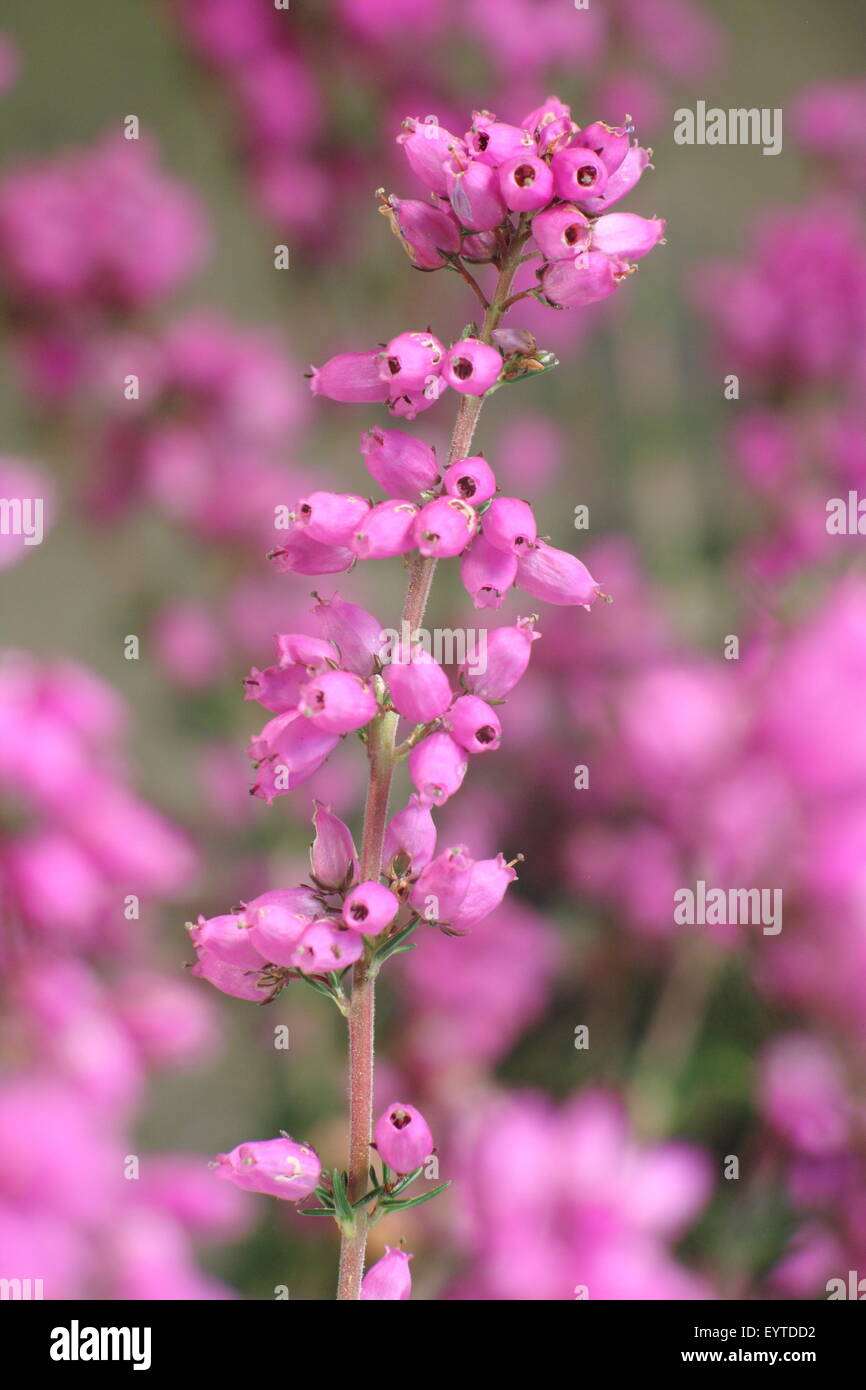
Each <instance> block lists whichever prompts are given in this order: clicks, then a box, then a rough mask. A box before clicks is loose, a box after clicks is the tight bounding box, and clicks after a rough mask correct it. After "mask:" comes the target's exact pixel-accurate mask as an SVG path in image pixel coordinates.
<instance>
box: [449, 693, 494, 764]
mask: <svg viewBox="0 0 866 1390" xmlns="http://www.w3.org/2000/svg"><path fill="white" fill-rule="evenodd" d="M445 727H446V728H447V730H448V732H449V733H450V735H451V737H452V738H453V739H455V740H456V741H457V743H459V744H460V747H461V748H465V749H466V752H467V753H491V752H495V751H496V749H497V748H498V747H499V745H500V743H501V742H502V725H501V724H500V722H499V716H498V715H497V713H496V711H495V710H494V709H493V708H492V707H491V706H490V705H488V704H486V703H485V702H484V700H480V699H479V698H478V696H477V695H461V696H460V698H459V700H455V701H454V704H453V705H452V706H451V708H450V710H449V711H448V717H447V719H446V720H445Z"/></svg>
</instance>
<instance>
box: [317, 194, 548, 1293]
mask: <svg viewBox="0 0 866 1390" xmlns="http://www.w3.org/2000/svg"><path fill="white" fill-rule="evenodd" d="M529 234H530V231H529V223H528V219H527V218H526V217H525V216H524V217H521V219H520V223H519V225H518V227H517V229H516V231H515V232H514V233H513V236H512V239H511V243H510V245H509V246H508V248H507V251H506V252H505V253H504V255H503V256H502V259H501V262H500V271H499V279H498V281H497V284H496V291H495V293H494V296H493V299H492V301H491V302H490V303H489V304H488V305H487V307H486V310H485V314H484V323H483V325H482V327H481V330H480V332H479V335H478V336H479V338H480V339H481V341H482V342H483V343H488V344H489V343H491V342H492V336H493V331H494V329H495V328H497V327H498V325H499V323H500V320H501V319H502V316H503V314H504V313H505V312H506V311H507V309H508V307H509V298H508V295H509V291H510V289H511V283H512V280H513V279H514V275H515V272H516V271H517V268H518V266H519V265H520V261H521V253H522V251H523V247H524V246H525V244H526V242H527V240H528V238H529ZM483 404H484V397H483V396H463V397H462V398H461V401H460V407H459V409H458V411H457V419H456V421H455V424H454V432H453V434H452V436H451V447H450V449H449V451H448V462H449V464H450V463H453V462H454V461H455V460H456V459H461V458H466V457H467V455H468V454H469V450H470V448H471V446H472V439H473V436H474V434H475V427H476V425H477V424H478V417H479V415H480V414H481V407H482V405H483ZM435 573H436V559H435V558H434V557H432V556H423V555H416V556H415V558H414V559H413V561H412V563H411V564H410V566H409V583H408V587H407V590H406V600H405V603H404V604H403V622H404V623H407V624H408V631H409V632H410V633H413V632H415V631H417V629H418V628H419V627H420V626H421V624H422V623H423V621H424V613H425V611H426V608H427V600H428V598H429V597H430V589H431V587H432V584H433V576H434V574H435ZM401 630H405V629H401ZM397 722H398V716H397V715H396V714H395V713H393V711H387V712H383V713H382V714H380V715H378V716H377V718H376V719H374V720H373V721H372V723H371V724H370V726H369V734H368V738H367V757H368V760H369V765H370V775H369V781H368V784H367V801H366V806H365V808H364V832H363V839H362V842H361V878H362V879H363V880H367V879H378V878H379V875H380V874H381V872H382V850H383V845H384V841H385V823H386V820H387V816H388V799H389V796H390V792H391V781H392V778H393V775H394V766H395V763H396V761H397V759H396V738H395V735H396V731H397ZM348 1020H349V1169H348V1196H349V1201H350V1202H352V1203H355V1202H360V1199H361V1198H362V1197H363V1196H364V1194H365V1192H366V1191H367V1186H368V1182H369V1168H370V1136H371V1134H372V1131H373V1081H374V1054H375V1040H374V1028H375V975H374V973H373V971H372V970H371V963H370V960H369V959H368V958H367V957H364V958H363V959H361V960H359V961H358V962H357V963H356V964H355V966H354V967H353V970H352V997H351V1003H350V1005H349V1013H348ZM368 1226H369V1218H368V1215H367V1208H366V1206H364V1205H360V1206H358V1207H357V1208H356V1209H355V1220H354V1223H353V1228H352V1230H350V1231H349V1230H343V1231H342V1232H341V1239H340V1273H339V1280H338V1285H337V1298H338V1300H339V1301H341V1302H351V1301H358V1300H359V1299H360V1297H361V1280H362V1278H363V1275H364V1256H365V1253H366V1247H367V1230H368Z"/></svg>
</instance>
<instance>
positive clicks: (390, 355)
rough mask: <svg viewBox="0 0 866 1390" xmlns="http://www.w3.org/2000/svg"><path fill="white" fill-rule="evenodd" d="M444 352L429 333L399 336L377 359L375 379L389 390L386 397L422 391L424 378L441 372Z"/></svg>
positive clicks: (401, 334) (386, 346) (400, 334)
mask: <svg viewBox="0 0 866 1390" xmlns="http://www.w3.org/2000/svg"><path fill="white" fill-rule="evenodd" d="M444 356H445V349H444V347H443V346H442V344H441V343H440V341H439V339H438V338H434V337H433V334H432V333H399V334H398V335H397V337H396V338H392V339H391V341H390V342H389V343H386V344H385V347H384V349H383V351H382V353H381V355H380V358H379V375H380V377H381V378H382V380H383V381H385V382H387V383H388V386H389V387H390V391H389V394H390V395H395V394H396V393H398V392H400V391H422V390H423V389H424V386H425V385H426V383H427V379H428V377H431V376H438V375H439V372H440V371H441V370H442V359H443V357H444Z"/></svg>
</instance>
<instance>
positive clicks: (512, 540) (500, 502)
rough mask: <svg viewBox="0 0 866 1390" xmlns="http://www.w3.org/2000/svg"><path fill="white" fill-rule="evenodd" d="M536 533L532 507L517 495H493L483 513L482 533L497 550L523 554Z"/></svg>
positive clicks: (531, 543)
mask: <svg viewBox="0 0 866 1390" xmlns="http://www.w3.org/2000/svg"><path fill="white" fill-rule="evenodd" d="M537 534H538V529H537V527H536V524H535V517H534V516H533V514H532V508H531V507H530V505H529V503H528V502H521V500H520V498H519V497H494V499H493V501H492V502H491V503H490V506H489V507H488V508H487V511H486V512H485V513H484V535H485V536H486V537H487V540H488V542H489V543H490V545H493V546H495V547H496V549H497V550H510V551H511V553H512V555H518V556H520V555H525V554H526V552H527V551H528V550H529V549H530V548H531V546H532V545H533V544H534V542H535V537H536V536H537Z"/></svg>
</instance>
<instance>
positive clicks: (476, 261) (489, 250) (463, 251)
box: [460, 232, 499, 265]
mask: <svg viewBox="0 0 866 1390" xmlns="http://www.w3.org/2000/svg"><path fill="white" fill-rule="evenodd" d="M498 254H499V244H498V242H497V240H496V233H495V232H476V233H475V234H474V235H473V236H465V237H464V238H463V241H462V243H461V246H460V259H461V260H462V261H469V262H470V264H472V265H486V264H487V263H488V262H489V261H492V260H493V259H494V257H495V256H497V255H498Z"/></svg>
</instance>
